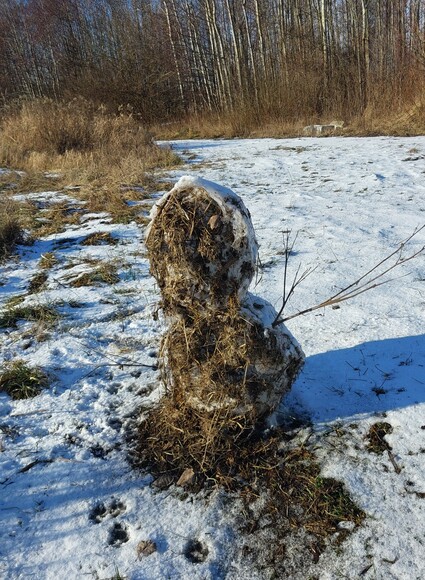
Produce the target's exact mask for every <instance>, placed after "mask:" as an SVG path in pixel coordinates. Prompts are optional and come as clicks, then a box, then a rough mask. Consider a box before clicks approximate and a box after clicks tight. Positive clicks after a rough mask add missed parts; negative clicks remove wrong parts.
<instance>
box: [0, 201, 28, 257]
mask: <svg viewBox="0 0 425 580" xmlns="http://www.w3.org/2000/svg"><path fill="white" fill-rule="evenodd" d="M22 238H23V231H22V229H21V225H20V221H19V207H18V204H16V203H14V202H13V201H12V200H10V199H8V198H7V197H6V196H4V195H2V194H1V193H0V261H1V260H2V259H4V258H6V257H7V256H8V255H9V254H10V253H11V252H12V251H13V248H14V246H15V244H17V243H19V242H20V241H22Z"/></svg>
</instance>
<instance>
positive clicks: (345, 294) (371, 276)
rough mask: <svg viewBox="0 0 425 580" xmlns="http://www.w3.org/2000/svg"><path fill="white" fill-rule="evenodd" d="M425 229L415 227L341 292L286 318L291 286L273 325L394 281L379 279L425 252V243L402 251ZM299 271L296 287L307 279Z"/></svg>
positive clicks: (424, 226) (392, 279)
mask: <svg viewBox="0 0 425 580" xmlns="http://www.w3.org/2000/svg"><path fill="white" fill-rule="evenodd" d="M424 229H425V224H424V225H422V226H421V227H417V228H415V230H414V231H413V233H412V234H411V235H410V236H409V237H407V238H406V239H405V240H404V241H402V242H401V243H400V244H399V246H398V247H397V248H396V249H395V250H394V251H393V252H391V254H389V255H388V256H386V257H385V258H383V259H382V260H381V261H380V262H379V263H378V264H376V265H375V266H373V268H370V270H368V271H367V272H366V273H365V274H362V275H361V276H360V277H359V278H357V280H355V281H354V282H352V283H351V284H349V285H348V286H345V287H344V288H342V289H341V290H340V291H339V292H337V293H336V294H334V295H333V296H331V297H329V298H327V299H326V300H324V301H323V302H321V303H320V304H316V305H314V306H311V307H310V308H306V309H304V310H300V311H299V312H296V313H295V314H292V315H291V316H287V317H285V318H280V317H281V315H282V313H283V309H284V307H285V306H286V304H287V302H288V298H289V296H290V295H291V294H292V292H293V288H292V287H291V290H290V292H289V293H288V296H284V299H283V305H282V308H281V309H280V311H279V314H278V316H277V317H276V319H275V320H274V322H273V327H275V326H278V325H279V324H282V323H283V322H286V321H287V320H291V319H293V318H296V317H297V316H301V315H303V314H308V313H309V312H314V311H315V310H319V309H320V308H325V307H326V306H333V305H335V304H339V303H341V302H345V301H346V300H350V299H351V298H354V297H356V296H359V295H360V294H363V293H364V292H368V291H369V290H372V289H373V288H378V287H379V286H382V285H384V284H387V283H389V282H392V281H394V280H395V279H396V278H391V279H387V280H381V281H380V282H377V280H380V279H382V278H383V276H385V275H386V274H388V273H389V272H391V271H392V270H394V269H395V268H397V267H399V266H402V265H404V264H406V263H407V262H410V261H411V260H413V259H415V258H417V257H418V256H419V255H421V254H423V253H424V252H425V245H423V246H421V247H420V248H419V249H418V250H416V251H415V252H413V253H412V254H410V255H408V256H405V257H403V255H402V252H403V250H404V249H405V246H406V245H407V244H408V243H409V242H410V241H411V240H412V239H413V238H414V237H415V236H416V235H417V234H418V233H419V232H421V231H422V230H424ZM395 256H397V258H396V259H395V261H394V262H393V263H390V264H388V262H389V261H390V260H391V259H392V258H394V257H395ZM384 264H385V265H386V266H385V269H384V270H383V271H380V268H381V267H382V266H383V265H384ZM298 271H299V267H298V270H297V273H296V275H295V279H294V282H293V284H292V286H293V287H294V283H295V287H296V286H297V285H298V284H299V283H300V282H301V281H302V280H304V279H305V277H304V278H303V276H301V278H300V279H299V280H298V279H297V275H298Z"/></svg>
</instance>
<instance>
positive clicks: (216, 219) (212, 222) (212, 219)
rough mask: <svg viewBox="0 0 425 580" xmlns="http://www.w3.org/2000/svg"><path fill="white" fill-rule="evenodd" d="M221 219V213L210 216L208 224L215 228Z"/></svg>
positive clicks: (212, 228)
mask: <svg viewBox="0 0 425 580" xmlns="http://www.w3.org/2000/svg"><path fill="white" fill-rule="evenodd" d="M219 220H220V216H219V215H213V216H211V217H210V219H209V221H208V226H209V228H210V229H211V230H215V228H216V227H217V226H218V225H219V224H218V222H219Z"/></svg>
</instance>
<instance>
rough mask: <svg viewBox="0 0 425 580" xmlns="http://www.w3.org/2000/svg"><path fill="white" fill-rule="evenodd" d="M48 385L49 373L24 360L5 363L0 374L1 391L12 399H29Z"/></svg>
mask: <svg viewBox="0 0 425 580" xmlns="http://www.w3.org/2000/svg"><path fill="white" fill-rule="evenodd" d="M47 386H48V378H47V375H46V374H45V373H44V372H43V371H42V370H41V369H40V368H39V367H30V366H28V365H27V364H25V362H24V361H22V360H15V361H13V362H11V363H7V364H5V365H3V369H2V371H1V374H0V391H3V392H5V393H7V394H8V395H9V396H11V397H12V399H29V398H31V397H35V396H36V395H38V394H40V392H41V390H42V389H43V388H44V387H47Z"/></svg>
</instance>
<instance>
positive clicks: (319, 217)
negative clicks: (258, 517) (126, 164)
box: [0, 137, 425, 580]
mask: <svg viewBox="0 0 425 580" xmlns="http://www.w3.org/2000/svg"><path fill="white" fill-rule="evenodd" d="M173 147H174V148H175V150H176V151H177V152H178V153H180V154H181V155H182V156H183V157H184V159H186V161H187V164H186V165H184V166H182V167H180V168H179V170H178V171H175V172H173V173H172V174H169V175H168V176H167V179H169V178H171V179H172V180H177V178H178V177H180V176H181V175H183V174H190V175H196V176H202V177H205V178H207V179H210V180H212V181H216V182H218V183H220V184H222V185H224V186H226V187H229V188H231V189H233V190H234V191H235V192H236V193H237V194H239V195H240V196H241V197H242V199H243V201H244V203H245V205H246V206H247V207H248V208H249V210H250V212H251V215H252V220H253V223H254V227H255V230H256V235H257V239H258V241H259V243H260V257H261V263H262V267H261V270H260V275H259V279H258V280H257V284H256V286H255V288H253V289H252V291H253V292H254V293H255V294H258V295H260V296H262V297H264V298H265V299H266V300H268V301H270V302H271V303H272V304H274V305H275V306H276V308H277V309H279V304H280V301H281V297H282V285H283V264H284V256H283V235H284V234H283V233H282V232H284V231H287V230H291V231H292V232H293V234H294V235H295V234H298V237H297V242H296V247H295V248H294V252H293V255H292V257H291V261H290V275H291V274H293V273H295V271H296V269H297V267H298V265H299V264H301V269H302V270H303V269H305V268H307V267H316V269H315V271H314V272H313V273H312V274H311V275H310V276H309V277H308V278H307V279H306V281H305V282H304V284H303V285H301V286H299V287H298V288H297V289H296V292H295V294H294V296H293V298H292V300H291V302H290V303H289V305H288V307H287V311H286V315H288V316H289V315H291V314H293V313H295V312H297V311H299V310H303V309H305V308H308V307H309V306H313V305H315V304H317V303H320V302H321V301H322V300H323V299H326V298H328V297H329V296H330V295H332V294H334V293H335V292H337V291H338V290H339V289H340V288H342V287H344V286H346V285H347V284H349V283H351V282H353V281H354V280H356V279H357V278H358V277H359V276H360V275H361V274H363V273H364V272H366V271H367V270H369V269H370V268H371V267H372V266H374V265H375V264H376V263H378V262H379V261H380V260H381V259H382V258H384V257H385V256H387V255H388V254H389V253H391V252H392V251H394V250H395V249H396V248H397V246H398V245H399V243H400V242H401V241H402V240H403V239H406V238H407V237H408V236H409V235H410V234H411V233H412V232H413V231H414V230H415V228H417V227H419V226H421V225H423V224H424V223H425V137H415V138H370V139H365V138H362V139H357V138H311V139H308V138H304V139H291V140H272V139H263V140H215V141H178V142H175V143H173ZM64 195H72V192H70V193H69V194H66V192H65V193H64V192H61V198H60V199H61V201H63V199H64ZM54 197H55V196H54V195H52V192H46V194H45V195H43V194H37V195H35V194H31V198H32V199H33V200H39V201H40V202H42V203H43V204H44V206H45V207H48V205H49V204H50V203H52V202H53V199H54ZM0 202H1V199H0ZM93 232H109V233H110V234H111V235H112V236H113V237H114V238H116V240H117V241H118V243H117V244H115V245H96V246H86V245H83V244H82V243H81V242H82V241H83V240H84V238H85V237H86V236H87V235H89V234H90V233H93ZM424 239H425V233H424V230H422V232H420V234H418V236H417V237H415V238H414V239H413V240H412V242H411V243H410V244H409V246H408V247H407V248H406V249H405V252H406V255H408V254H409V253H412V252H414V251H415V250H417V249H419V248H420V247H421V246H422V245H423V244H424ZM49 252H53V253H54V254H55V256H56V258H57V263H56V264H54V265H53V266H52V268H51V269H50V270H48V280H47V287H46V288H45V289H44V290H42V291H41V292H39V293H34V294H28V295H27V294H26V293H27V288H28V283H29V281H30V279H31V278H32V277H33V275H34V274H35V273H37V272H38V271H39V261H40V258H41V256H42V255H45V254H46V253H49ZM102 265H106V269H109V270H110V271H112V270H113V268H114V267H115V268H116V269H117V272H118V275H119V280H116V281H114V283H113V284H104V283H99V285H97V286H81V287H78V286H77V287H75V286H73V285H72V281H73V280H75V279H76V278H78V276H81V275H82V274H83V273H84V272H88V271H91V270H93V269H97V268H99V267H101V266H102ZM148 269H149V265H148V262H147V259H146V255H145V248H144V244H143V240H142V231H141V229H140V227H139V226H138V225H136V224H135V223H131V224H129V225H122V224H115V223H112V222H111V220H110V219H109V218H108V216H107V215H105V214H104V213H102V214H87V213H86V214H84V213H83V214H82V218H81V220H80V224H78V225H75V224H74V225H70V226H69V227H68V228H67V230H66V231H65V232H63V233H61V234H55V235H51V236H48V237H45V238H43V239H41V240H38V241H37V242H36V243H35V244H34V245H33V246H30V247H22V248H21V249H20V258H19V259H18V260H11V261H9V262H8V263H6V264H5V265H4V266H2V267H1V269H0V308H1V307H3V308H4V305H5V303H6V301H8V300H9V299H10V298H12V297H15V296H20V295H25V301H24V302H23V303H22V304H20V305H19V306H22V305H38V306H40V305H47V306H54V307H56V308H57V310H58V311H59V313H60V315H61V316H60V318H59V320H58V322H56V323H55V326H53V327H52V328H48V327H45V324H44V323H43V322H39V323H37V324H36V325H34V323H33V322H25V321H21V322H19V323H18V327H17V328H16V329H13V328H6V329H0V345H1V346H0V348H1V355H0V356H1V359H0V360H1V361H2V362H4V361H13V360H15V359H23V360H25V361H26V362H27V363H28V364H32V365H40V366H41V367H42V368H43V369H44V370H45V371H46V372H47V373H48V374H49V376H50V379H51V385H50V388H48V389H47V390H45V391H43V392H42V394H40V395H38V396H37V397H35V398H34V399H29V400H25V401H12V400H11V399H10V398H9V397H8V396H7V395H5V394H1V393H0V521H1V527H0V533H1V542H0V577H1V578H5V579H15V578H16V579H17V578H35V579H44V578H46V579H53V578H54V579H55V580H56V579H57V578H65V577H66V578H69V579H77V578H78V579H80V578H84V577H88V578H90V577H92V578H102V579H105V578H112V577H118V574H119V575H120V576H121V577H125V578H128V579H131V580H142V579H143V580H156V579H162V578H194V579H198V578H199V579H201V578H202V579H207V578H210V579H222V578H223V579H236V578H246V579H249V580H250V579H251V578H267V577H268V575H267V573H269V572H270V570H268V571H263V572H256V571H254V570H253V569H251V568H250V567H249V566H248V565H247V564H246V562H245V561H244V558H243V555H242V554H241V553H240V551H238V547H239V546H240V541H239V538H238V532H237V531H236V529H235V526H234V522H235V518H236V516H237V515H236V514H235V513H234V511H235V509H236V508H235V505H233V507H232V508H231V509H229V507H228V505H226V504H225V497H224V496H223V494H222V493H220V492H219V491H217V492H214V493H213V494H211V495H209V496H208V497H205V498H196V499H194V498H193V497H191V496H187V495H186V494H184V493H181V492H180V491H178V490H177V491H176V490H174V489H172V488H171V489H167V490H165V491H164V490H162V491H161V490H158V489H156V488H155V487H153V486H151V483H152V478H151V477H150V476H149V475H141V474H140V473H138V472H136V471H134V470H133V469H132V468H131V467H130V465H129V464H128V462H127V461H126V443H125V440H124V439H125V433H126V431H127V428H128V427H129V425H131V423H132V422H133V421H134V420H135V418H136V417H137V410H138V409H139V408H140V407H144V408H149V406H150V405H152V403H154V402H155V401H157V400H158V399H159V398H160V396H161V388H160V386H159V382H158V373H157V371H156V370H155V364H156V354H157V350H158V345H159V340H160V334H161V324H160V322H156V321H155V320H154V316H153V314H154V312H155V308H156V303H157V301H158V299H159V294H158V290H157V288H156V286H155V284H154V281H153V279H152V278H151V277H150V275H149V271H148ZM405 274H407V275H406V276H405ZM390 277H395V278H397V279H396V280H394V281H393V282H391V283H389V284H385V285H383V286H380V287H379V288H376V289H375V290H372V291H370V292H367V293H365V294H362V295H360V296H358V297H357V298H355V299H353V300H352V301H350V302H345V303H343V304H341V305H340V308H335V309H333V308H328V309H324V310H318V311H316V312H313V313H311V314H306V315H304V316H299V317H296V318H294V319H292V320H290V321H289V322H288V323H287V325H288V328H289V329H290V330H291V332H292V333H293V334H294V336H295V337H296V338H297V339H298V341H299V342H300V343H301V345H302V347H303V349H304V351H305V353H306V357H307V359H306V364H305V367H304V369H303V371H302V373H301V375H300V377H299V379H298V380H297V382H296V384H295V385H294V387H293V389H292V392H291V394H290V395H289V396H288V397H287V399H286V400H285V401H284V402H283V403H282V406H281V409H280V411H281V412H282V413H283V414H287V413H288V412H289V413H294V412H296V413H303V414H308V415H310V418H311V421H312V426H313V427H312V429H311V430H310V431H309V430H308V429H305V430H304V432H303V436H305V437H307V438H308V440H309V444H310V445H312V446H313V447H314V448H315V451H316V453H317V455H318V457H319V458H320V461H321V463H322V465H323V474H324V475H325V476H332V477H335V478H337V479H340V480H342V481H344V483H345V484H346V486H347V488H348V489H349V490H350V493H351V495H352V497H353V498H354V499H355V501H356V502H357V504H358V505H359V506H360V507H361V508H362V509H363V510H364V511H365V512H366V514H367V518H366V520H365V521H364V523H363V525H362V526H361V527H360V528H359V529H357V530H355V531H354V533H353V534H352V535H350V536H349V537H348V539H347V540H346V541H345V542H344V543H343V544H342V545H341V546H339V547H338V548H337V549H329V550H327V551H326V552H325V553H323V554H322V555H321V557H320V559H319V561H318V562H317V564H315V565H313V566H312V567H311V570H309V575H308V576H307V577H312V578H319V579H329V580H330V579H334V578H335V579H337V578H358V577H363V578H366V579H382V580H384V579H385V580H387V579H394V580H401V579H406V580H407V579H409V580H414V579H416V580H419V579H422V578H424V577H425V558H424V553H425V507H424V506H425V314H424V313H425V258H424V256H423V255H422V256H420V257H418V258H417V259H416V260H414V261H411V262H408V263H407V264H406V265H405V267H403V268H402V269H397V270H395V271H393V272H391V273H390ZM288 409H289V411H288ZM377 421H385V422H386V423H389V424H390V425H391V427H392V429H393V430H392V433H391V434H389V435H387V436H386V440H387V441H388V443H389V444H390V445H391V447H392V450H391V452H390V453H388V452H384V453H383V454H382V455H378V454H374V453H370V452H369V451H368V450H367V444H368V441H367V440H366V438H365V437H366V435H367V433H368V431H369V429H370V426H371V425H372V424H374V423H376V422H377ZM144 541H152V542H154V543H155V544H156V548H157V549H156V551H155V552H154V553H152V554H150V555H146V554H143V553H142V552H141V546H142V544H141V542H144ZM196 541H200V542H202V544H203V545H205V546H206V547H207V549H208V555H207V556H206V558H202V559H204V561H203V562H193V559H194V558H192V557H191V554H190V553H191V551H192V549H191V546H192V547H193V545H194V542H196ZM138 546H139V548H138ZM290 548H291V547H290V546H288V550H287V552H288V557H290V553H291V549H290ZM138 552H139V553H138ZM303 574H305V572H303ZM287 577H288V578H293V579H294V580H295V579H297V578H305V577H306V576H305V575H304V576H299V575H298V574H297V572H296V571H294V572H293V573H291V574H290V575H288V576H287Z"/></svg>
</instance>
